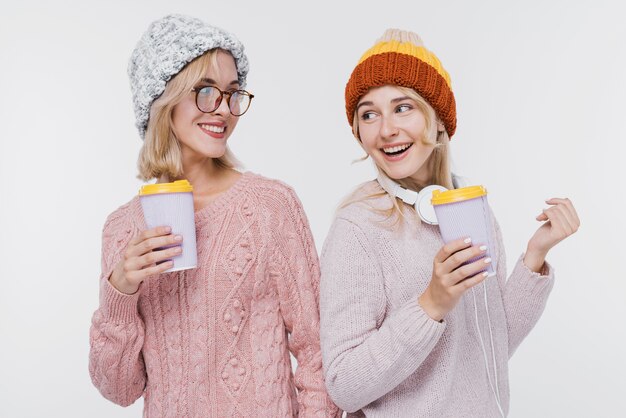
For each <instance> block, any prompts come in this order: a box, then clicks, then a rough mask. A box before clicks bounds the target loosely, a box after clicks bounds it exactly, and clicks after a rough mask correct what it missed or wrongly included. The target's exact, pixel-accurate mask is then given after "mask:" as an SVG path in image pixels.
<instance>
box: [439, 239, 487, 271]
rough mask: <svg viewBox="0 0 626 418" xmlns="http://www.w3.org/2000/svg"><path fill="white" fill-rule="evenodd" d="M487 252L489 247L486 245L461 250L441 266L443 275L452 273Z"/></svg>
mask: <svg viewBox="0 0 626 418" xmlns="http://www.w3.org/2000/svg"><path fill="white" fill-rule="evenodd" d="M444 247H445V246H444ZM486 251H487V246H485V245H475V246H471V247H468V248H464V249H462V250H459V251H457V252H455V253H454V254H452V255H450V256H449V257H448V258H447V259H446V260H445V261H444V262H443V263H441V264H440V265H441V269H442V271H441V273H443V274H446V273H450V272H452V271H453V270H456V269H457V268H459V266H461V265H462V264H463V263H466V262H467V261H469V260H471V259H472V258H475V257H480V256H482V255H484V254H485V252H486Z"/></svg>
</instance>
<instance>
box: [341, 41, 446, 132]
mask: <svg viewBox="0 0 626 418" xmlns="http://www.w3.org/2000/svg"><path fill="white" fill-rule="evenodd" d="M384 85H396V86H402V87H409V88H412V89H413V90H415V91H416V92H417V93H418V94H419V95H420V96H422V97H423V98H424V99H425V100H426V101H427V102H428V103H429V104H430V105H431V106H432V107H433V109H435V112H436V113H437V116H438V117H439V119H441V121H442V122H443V124H444V126H445V128H446V131H447V133H448V136H449V137H450V138H451V137H452V135H454V132H455V130H456V103H455V101H454V94H453V93H452V86H451V83H450V76H449V75H448V72H447V71H446V70H445V69H444V68H443V66H442V65H441V62H440V61H439V59H438V58H437V56H435V54H433V53H432V52H430V51H429V50H428V49H426V48H425V47H424V44H423V42H422V40H421V39H420V37H419V36H417V35H416V34H415V33H413V32H407V31H400V30H397V29H388V30H387V31H386V32H385V34H384V35H383V37H382V38H381V39H379V40H378V42H377V43H376V44H375V45H374V46H373V47H371V48H370V49H368V50H367V51H366V52H365V54H363V56H362V57H361V59H360V60H359V63H358V65H357V66H356V68H355V69H354V71H352V75H351V76H350V80H348V84H346V116H347V117H348V122H349V123H350V126H352V122H353V119H354V109H355V107H356V105H357V103H358V102H359V99H360V98H361V96H363V95H364V94H365V93H367V91H368V90H369V89H371V88H372V87H380V86H384Z"/></svg>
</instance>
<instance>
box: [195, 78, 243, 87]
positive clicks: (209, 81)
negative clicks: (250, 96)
mask: <svg viewBox="0 0 626 418" xmlns="http://www.w3.org/2000/svg"><path fill="white" fill-rule="evenodd" d="M200 81H202V82H203V83H207V84H217V81H215V80H213V79H212V78H203V79H202V80H200ZM228 85H229V86H233V85H235V86H238V85H239V80H233V81H231V82H230V83H229V84H228Z"/></svg>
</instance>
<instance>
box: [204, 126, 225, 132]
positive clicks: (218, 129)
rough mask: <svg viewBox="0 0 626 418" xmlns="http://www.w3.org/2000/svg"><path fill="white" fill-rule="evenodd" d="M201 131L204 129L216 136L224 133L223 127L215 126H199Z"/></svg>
mask: <svg viewBox="0 0 626 418" xmlns="http://www.w3.org/2000/svg"><path fill="white" fill-rule="evenodd" d="M200 127H201V128H202V129H206V130H207V131H211V132H215V133H217V134H221V133H223V132H224V127H223V126H215V125H200Z"/></svg>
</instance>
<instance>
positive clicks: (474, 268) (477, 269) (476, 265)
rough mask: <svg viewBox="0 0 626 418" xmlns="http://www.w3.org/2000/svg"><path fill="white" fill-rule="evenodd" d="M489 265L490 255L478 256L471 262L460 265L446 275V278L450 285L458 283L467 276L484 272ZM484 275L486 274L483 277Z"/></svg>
mask: <svg viewBox="0 0 626 418" xmlns="http://www.w3.org/2000/svg"><path fill="white" fill-rule="evenodd" d="M490 265H491V258H490V257H483V258H480V259H478V260H476V261H474V262H472V263H469V264H465V265H464V266H461V267H459V268H458V269H456V270H454V271H453V272H452V273H451V274H449V275H448V278H447V280H448V281H449V284H450V286H455V285H458V284H459V283H462V282H463V281H465V280H467V279H468V278H469V277H473V276H475V275H477V274H479V273H482V272H485V270H486V269H487V268H489V266H490ZM485 273H486V272H485ZM487 274H488V273H487ZM486 276H487V275H485V277H486Z"/></svg>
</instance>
